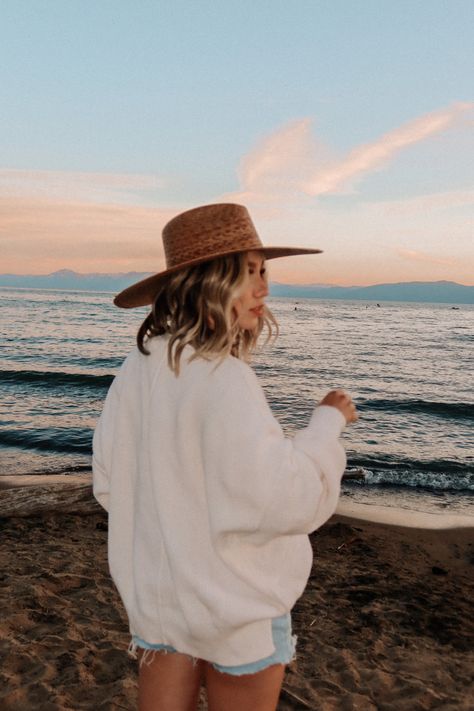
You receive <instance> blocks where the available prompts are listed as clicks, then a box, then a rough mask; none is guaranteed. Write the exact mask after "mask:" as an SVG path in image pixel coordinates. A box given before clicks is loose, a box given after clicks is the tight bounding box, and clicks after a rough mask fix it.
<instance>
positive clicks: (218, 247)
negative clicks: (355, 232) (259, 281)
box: [114, 203, 321, 309]
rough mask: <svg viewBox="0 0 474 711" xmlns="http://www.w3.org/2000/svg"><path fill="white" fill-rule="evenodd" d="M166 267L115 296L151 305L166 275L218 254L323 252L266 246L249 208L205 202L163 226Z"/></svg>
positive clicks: (119, 301)
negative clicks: (205, 203) (206, 203)
mask: <svg viewBox="0 0 474 711" xmlns="http://www.w3.org/2000/svg"><path fill="white" fill-rule="evenodd" d="M162 237H163V246H164V249H165V256H166V269H165V270H164V271H162V272H158V273H157V274H154V275H153V276H151V277H147V278H146V279H143V280H142V281H139V282H137V283H136V284H133V286H129V287H128V288H127V289H124V290H123V291H121V292H120V294H118V295H117V296H116V297H115V299H114V304H115V305H116V306H121V307H122V308H125V309H131V308H134V307H137V306H146V305H147V304H151V303H152V302H153V299H154V298H155V295H156V292H157V289H158V285H159V283H160V281H161V280H162V279H163V277H164V276H166V275H168V274H171V273H173V272H176V271H178V270H179V269H183V268H184V267H189V266H192V265H194V264H200V263H201V262H207V261H210V260H211V259H215V258H216V257H224V256H227V255H229V254H236V253H238V252H249V251H258V252H263V253H264V255H265V259H275V258H276V257H288V256H291V255H294V254H319V253H320V252H321V250H320V249H309V248H305V247H264V246H263V244H262V242H261V240H260V237H259V236H258V234H257V231H256V229H255V226H254V224H253V222H252V220H251V219H250V215H249V213H248V211H247V208H246V207H244V206H243V205H235V204H233V203H220V204H216V205H203V206H202V207H196V208H194V209H193V210H187V211H186V212H182V213H181V214H180V215H177V216H176V217H173V219H172V220H170V221H169V222H168V223H167V224H166V225H165V226H164V228H163V234H162Z"/></svg>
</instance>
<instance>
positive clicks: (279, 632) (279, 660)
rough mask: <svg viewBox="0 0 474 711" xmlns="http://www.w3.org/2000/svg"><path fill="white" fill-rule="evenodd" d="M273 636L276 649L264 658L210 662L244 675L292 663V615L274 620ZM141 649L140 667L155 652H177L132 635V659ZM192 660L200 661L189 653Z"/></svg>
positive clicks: (218, 667) (218, 669) (152, 657)
mask: <svg viewBox="0 0 474 711" xmlns="http://www.w3.org/2000/svg"><path fill="white" fill-rule="evenodd" d="M272 636H273V643H274V646H275V651H274V652H273V654H271V655H270V656H268V657H265V658H264V659H258V660H257V661H256V662H250V663H248V664H240V665H237V666H223V665H222V664H216V663H213V662H209V663H210V664H211V665H212V666H213V667H214V669H216V671H218V672H220V673H222V674H230V675H231V676H244V675H245V674H256V673H257V672H260V671H263V670H264V669H267V667H270V666H273V665H274V664H290V663H291V662H293V661H295V659H296V642H297V637H296V635H293V634H291V615H290V614H289V613H288V614H287V615H282V617H276V618H274V619H273V620H272ZM138 649H139V650H141V652H142V654H141V655H140V667H141V666H142V664H147V665H149V664H151V663H152V661H153V659H154V658H155V654H176V653H177V650H176V649H175V648H174V647H172V646H170V645H168V644H150V643H149V642H145V641H144V640H142V639H140V638H139V637H135V636H134V637H132V641H131V642H130V645H129V647H128V654H129V656H130V657H131V658H132V659H138V654H137V650H138ZM187 656H188V657H189V659H191V660H192V662H193V665H196V664H197V662H198V661H199V660H198V659H197V658H196V657H192V656H191V655H187Z"/></svg>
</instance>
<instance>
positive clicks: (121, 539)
mask: <svg viewBox="0 0 474 711" xmlns="http://www.w3.org/2000/svg"><path fill="white" fill-rule="evenodd" d="M148 347H149V349H150V350H151V355H149V356H144V355H142V354H141V353H140V352H139V351H138V350H137V349H135V350H134V351H133V352H132V353H131V354H130V355H129V356H128V357H127V359H126V360H125V362H124V364H123V365H122V368H121V370H120V372H119V374H118V375H117V377H116V378H115V380H114V382H113V384H112V386H111V388H110V390H109V393H108V395H107V399H106V401H105V405H104V409H103V412H102V415H101V417H100V420H99V423H98V425H97V429H96V431H95V434H94V456H93V471H94V495H95V497H96V498H97V500H98V501H99V503H100V504H102V506H103V507H104V508H105V509H107V511H108V512H109V565H110V572H111V575H112V578H113V580H114V582H115V584H116V586H117V588H118V590H119V593H120V595H121V597H122V600H123V602H124V605H125V608H126V610H127V613H128V617H129V622H130V631H131V633H132V634H134V635H137V636H139V637H141V638H142V639H144V640H146V641H147V642H150V643H163V644H170V645H172V646H173V647H175V648H176V649H177V650H178V651H180V652H184V653H186V654H189V655H192V656H194V657H198V658H201V659H206V660H208V661H211V662H215V663H218V664H223V665H226V666H227V665H229V666H231V665H232V666H233V665H239V664H246V663H249V662H253V661H255V660H257V659H262V658H264V657H267V656H269V655H270V654H272V653H273V651H274V647H273V642H272V633H271V618H273V617H278V616H280V615H282V614H284V613H286V612H288V611H289V610H291V608H292V607H293V605H294V603H295V602H296V600H297V599H298V597H299V596H300V595H301V593H302V592H303V590H304V587H305V585H306V582H307V579H308V576H309V574H310V570H311V564H312V550H311V545H310V542H309V540H308V535H307V534H308V533H310V532H311V531H313V530H314V529H316V528H318V527H319V526H321V525H322V524H323V523H324V522H325V521H326V520H327V519H328V518H329V517H330V516H331V515H332V514H333V513H334V511H335V509H336V504H337V500H338V496H339V491H340V480H341V477H342V474H343V471H344V467H345V462H346V459H345V454H344V450H343V448H342V446H341V444H340V443H339V441H338V438H339V435H340V433H341V430H342V428H343V427H344V424H345V419H344V417H343V415H342V414H341V413H340V412H339V410H337V409H336V408H334V407H328V406H319V407H316V409H315V410H314V412H313V415H312V418H311V421H310V423H309V425H308V427H306V428H304V429H301V430H299V431H298V433H297V434H296V435H295V436H294V437H293V438H287V437H285V436H284V434H283V432H282V429H281V427H280V425H279V424H278V422H277V421H276V420H275V418H274V417H273V415H272V413H271V411H270V408H269V406H268V403H267V401H266V398H265V395H264V393H263V391H262V389H261V387H260V385H259V382H258V380H257V377H256V375H255V373H254V372H253V370H252V369H251V368H250V367H249V366H248V365H247V364H246V363H244V362H242V361H240V360H238V359H237V358H233V357H228V358H226V359H225V360H224V361H223V362H221V363H220V364H218V365H216V362H215V361H214V362H209V361H206V360H204V359H201V358H199V359H196V360H193V361H191V362H190V363H188V362H187V359H188V356H189V354H191V353H192V350H191V349H190V348H189V347H187V348H186V349H185V351H184V353H183V357H182V359H181V372H180V375H179V376H178V377H176V376H175V375H174V374H173V372H172V371H171V370H170V369H169V367H168V365H167V339H166V338H165V337H157V338H154V339H152V340H151V341H150V342H149V344H148Z"/></svg>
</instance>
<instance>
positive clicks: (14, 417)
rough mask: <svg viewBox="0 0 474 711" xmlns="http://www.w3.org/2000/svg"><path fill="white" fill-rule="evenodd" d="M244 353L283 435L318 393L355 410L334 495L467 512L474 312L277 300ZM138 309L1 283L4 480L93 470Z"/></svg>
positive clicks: (473, 473)
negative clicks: (257, 345) (94, 449)
mask: <svg viewBox="0 0 474 711" xmlns="http://www.w3.org/2000/svg"><path fill="white" fill-rule="evenodd" d="M269 305H270V307H271V308H272V310H273V313H274V314H275V316H276V318H277V320H278V322H279V325H280V335H279V337H278V339H277V340H276V341H275V342H274V343H272V344H268V345H267V346H265V347H264V348H263V350H262V351H261V352H259V353H258V354H257V355H256V356H255V358H254V367H255V369H256V371H257V373H258V375H259V376H260V378H261V382H262V384H263V387H264V389H265V392H266V394H267V397H268V400H269V402H270V405H271V407H272V409H273V411H274V413H275V416H276V417H277V418H278V419H279V421H280V422H281V424H282V426H283V428H284V430H285V432H286V433H288V434H291V433H292V432H294V431H295V430H296V429H297V428H299V427H302V426H304V425H305V424H306V423H307V422H308V421H309V418H310V416H311V411H312V408H313V406H314V404H315V403H316V402H318V401H319V400H320V399H321V398H322V397H323V396H324V395H325V393H326V392H327V391H328V390H330V389H332V388H335V387H343V388H345V389H346V390H348V391H349V392H350V393H351V394H352V396H353V398H354V400H355V402H356V404H357V407H358V410H359V413H360V419H359V421H358V422H357V423H356V424H354V425H351V426H350V427H348V428H347V429H346V431H345V433H344V435H343V439H344V444H345V447H346V450H347V453H348V473H351V472H352V473H354V472H356V473H357V474H358V475H359V476H360V478H359V479H357V480H348V481H347V482H345V483H344V487H343V496H345V497H350V498H352V499H354V500H356V501H363V502H366V503H371V502H380V503H383V504H385V505H397V506H402V507H404V506H405V507H407V508H415V509H419V510H425V511H434V510H436V511H440V510H442V511H449V512H450V513H452V512H462V513H464V514H466V513H467V514H470V515H474V430H473V421H474V390H473V387H472V386H473V378H472V375H473V362H474V357H473V356H474V353H473V345H474V328H473V327H474V307H473V306H465V305H463V306H460V307H459V308H453V307H452V306H451V305H447V304H414V303H410V304H407V303H393V302H392V303H387V302H382V303H380V306H378V305H377V304H376V303H374V302H359V301H357V302H356V301H354V302H350V301H347V302H342V301H319V300H311V299H306V300H304V299H299V300H296V301H295V300H294V299H283V298H278V299H276V298H274V299H271V300H270V302H269ZM145 314H146V310H144V309H138V310H132V311H127V310H121V309H117V308H116V307H114V306H113V304H112V297H111V294H105V293H96V292H68V291H47V290H39V289H38V290H22V289H0V476H1V475H3V476H5V475H11V474H31V473H52V472H76V473H77V472H81V471H87V470H89V469H90V463H91V442H92V432H93V428H94V425H95V422H96V420H97V417H98V416H99V413H100V410H101V406H102V402H103V400H104V397H105V395H106V392H107V388H108V387H109V385H110V383H111V381H112V379H113V376H114V374H115V373H116V372H117V370H118V368H119V366H120V364H121V362H122V360H123V358H124V357H125V356H126V354H127V353H128V352H129V350H130V349H131V348H133V347H134V342H135V333H136V330H137V328H138V326H139V324H140V323H141V320H142V319H143V317H144V316H145Z"/></svg>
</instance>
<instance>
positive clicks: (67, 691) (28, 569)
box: [0, 478, 474, 711]
mask: <svg viewBox="0 0 474 711" xmlns="http://www.w3.org/2000/svg"><path fill="white" fill-rule="evenodd" d="M2 479H3V480H4V481H3V485H2V484H1V483H0V486H1V487H2V490H1V491H0V498H1V500H2V502H3V505H2V508H1V511H0V515H1V516H2V518H1V519H0V525H1V548H0V560H1V573H0V590H1V598H0V604H1V609H2V616H1V622H0V655H1V667H0V678H1V681H0V708H2V709H5V711H20V710H21V711H28V710H29V709H35V710H36V709H41V710H42V711H43V710H44V711H55V710H61V711H62V710H63V709H68V710H71V711H72V710H74V711H76V710H77V709H89V710H90V711H95V710H97V709H128V710H130V711H132V710H133V709H134V708H136V702H135V698H136V671H137V670H136V662H134V661H133V660H131V659H129V658H128V656H127V653H126V650H127V646H128V642H129V637H128V631H127V624H126V617H125V614H124V611H123V608H122V605H121V602H120V600H119V598H118V596H117V593H116V591H115V589H114V587H113V584H112V582H111V580H110V578H109V575H108V569H107V559H106V550H107V517H106V514H105V513H102V512H101V511H100V510H99V509H97V508H93V507H92V505H91V501H90V490H89V489H88V485H87V483H85V484H82V485H81V484H78V483H77V481H75V482H74V481H73V480H72V479H71V480H70V482H69V483H66V484H65V483H64V481H63V482H62V483H61V482H57V483H56V484H48V483H47V482H46V480H44V483H42V485H41V486H40V485H39V484H40V482H38V481H30V482H29V492H28V491H25V489H24V488H23V487H22V489H21V492H20V488H19V487H18V486H14V484H15V482H11V481H10V483H8V482H7V480H6V478H2ZM68 486H69V487H70V488H71V491H70V493H69V494H67V487H68ZM65 490H66V494H65ZM15 492H16V493H15ZM15 497H16V499H17V500H18V498H20V499H22V501H23V503H22V505H21V506H18V507H17V509H16V513H17V514H23V515H16V516H11V515H9V513H8V511H9V508H8V507H10V513H11V510H12V506H13V508H15V507H14V501H15ZM28 500H29V501H30V505H31V504H32V502H33V501H36V502H40V503H37V504H36V508H34V507H33V509H32V510H34V511H35V514H34V515H31V513H30V514H29V515H25V514H27V513H28V503H27V502H28ZM22 507H23V508H22ZM58 507H60V508H59V509H58ZM88 507H89V510H90V511H93V513H90V514H86V513H85V511H86V510H87V508H88ZM74 511H75V512H74ZM359 513H360V509H357V508H356V509H355V511H354V510H343V514H344V515H336V516H334V517H333V518H332V519H331V520H330V521H329V522H328V523H327V524H326V525H325V526H324V527H323V528H322V529H320V530H319V531H318V532H316V533H315V534H313V536H312V537H311V540H312V544H313V548H314V553H315V562H314V566H313V571H312V575H311V578H310V580H309V583H308V586H307V588H306V591H305V593H304V595H303V596H302V598H301V599H300V600H299V602H298V603H297V605H296V607H295V609H294V611H293V625H294V632H295V633H296V634H297V635H298V658H297V660H296V662H295V663H293V664H292V665H291V667H290V668H289V669H288V672H287V675H286V679H285V684H284V690H283V693H282V696H281V701H280V705H279V708H280V709H282V710H284V709H305V708H307V709H314V710H315V711H316V709H318V711H336V710H337V711H339V710H341V711H346V710H347V711H350V710H354V711H355V710H357V711H372V710H376V709H377V710H381V711H405V710H406V711H416V710H417V709H446V710H452V711H455V710H456V711H469V710H472V709H473V701H472V699H473V698H474V682H473V680H472V670H473V668H474V615H473V604H472V600H473V598H474V528H465V527H463V528H455V527H451V528H446V529H444V528H440V527H439V526H438V527H436V526H433V527H432V528H431V529H422V528H419V527H417V526H416V525H415V524H416V521H415V520H414V519H412V520H411V521H410V524H409V526H400V525H399V521H396V523H394V522H393V521H392V522H390V524H389V525H387V524H386V523H382V522H380V521H378V522H373V521H370V520H364V516H363V515H362V514H361V515H359ZM366 513H367V512H366ZM382 513H383V512H382ZM368 517H369V516H368V515H366V516H365V518H368ZM375 518H376V519H377V516H375ZM379 518H381V516H380V512H379ZM205 708H206V706H205V693H204V691H203V693H202V703H201V709H205Z"/></svg>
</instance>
